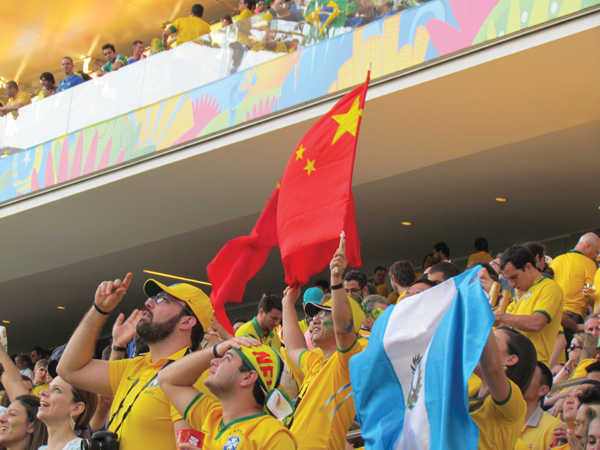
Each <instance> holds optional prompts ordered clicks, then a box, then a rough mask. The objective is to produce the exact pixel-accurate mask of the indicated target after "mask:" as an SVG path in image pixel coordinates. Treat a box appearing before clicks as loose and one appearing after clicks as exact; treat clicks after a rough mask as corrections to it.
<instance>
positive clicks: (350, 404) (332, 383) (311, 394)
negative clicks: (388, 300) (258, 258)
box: [283, 237, 366, 450]
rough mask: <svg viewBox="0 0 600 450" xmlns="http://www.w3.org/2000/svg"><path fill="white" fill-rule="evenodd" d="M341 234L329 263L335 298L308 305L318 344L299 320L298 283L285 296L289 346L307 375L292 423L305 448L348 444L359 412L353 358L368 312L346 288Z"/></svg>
mask: <svg viewBox="0 0 600 450" xmlns="http://www.w3.org/2000/svg"><path fill="white" fill-rule="evenodd" d="M341 239H342V240H341V243H340V244H341V245H340V249H339V250H338V251H337V252H336V253H335V256H334V258H333V260H332V261H331V264H330V269H331V299H330V300H328V301H326V302H325V303H323V304H317V303H307V304H306V305H305V311H306V314H307V316H309V317H312V322H311V326H310V330H311V332H312V341H313V343H314V345H316V346H317V347H319V348H318V349H317V350H314V351H309V350H307V348H306V341H305V340H304V335H303V334H302V331H301V330H300V326H299V325H298V315H297V314H296V309H295V303H296V300H297V299H298V297H299V296H300V289H299V287H290V288H288V289H287V290H286V292H285V296H284V298H283V337H284V339H285V344H286V351H287V353H288V355H289V358H290V360H291V361H292V363H293V364H295V365H296V366H297V367H298V369H299V370H300V371H301V372H302V374H303V375H304V380H303V382H302V385H301V386H300V392H299V393H298V396H297V397H296V399H295V401H294V403H295V405H296V411H295V413H294V418H293V421H292V423H291V425H290V431H291V432H292V433H293V434H294V435H295V436H296V438H297V439H298V448H299V449H300V450H302V449H309V448H310V449H313V450H315V449H323V450H326V449H342V448H345V443H346V433H347V431H348V429H349V428H350V425H351V424H352V420H353V418H354V416H355V415H356V411H355V408H354V401H353V400H352V397H351V396H350V395H349V394H350V393H351V391H352V389H351V387H350V371H349V367H348V364H349V361H350V358H351V357H352V356H353V355H355V354H356V353H358V352H359V351H360V350H362V347H361V346H360V345H358V344H357V332H358V329H359V328H360V326H361V325H362V323H363V322H364V320H365V314H364V312H363V311H362V309H361V306H360V305H359V304H358V302H357V301H355V300H354V299H353V298H352V297H350V296H349V295H347V294H346V292H345V291H344V289H343V288H344V287H345V285H344V284H343V283H342V274H343V273H344V269H345V268H346V265H347V260H346V246H345V240H344V238H343V237H342V238H341ZM365 284H366V283H365ZM349 289H351V288H349Z"/></svg>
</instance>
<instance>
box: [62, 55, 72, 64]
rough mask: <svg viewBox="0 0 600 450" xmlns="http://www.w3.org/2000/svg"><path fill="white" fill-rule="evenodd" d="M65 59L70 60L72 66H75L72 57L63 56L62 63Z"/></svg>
mask: <svg viewBox="0 0 600 450" xmlns="http://www.w3.org/2000/svg"><path fill="white" fill-rule="evenodd" d="M63 59H68V60H69V61H71V64H73V58H71V57H70V56H63V58H62V59H61V60H60V61H61V62H62V60H63Z"/></svg>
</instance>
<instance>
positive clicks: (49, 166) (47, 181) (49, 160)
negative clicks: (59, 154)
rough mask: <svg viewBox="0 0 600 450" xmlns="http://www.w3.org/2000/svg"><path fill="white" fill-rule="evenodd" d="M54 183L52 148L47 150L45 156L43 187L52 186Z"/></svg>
mask: <svg viewBox="0 0 600 450" xmlns="http://www.w3.org/2000/svg"><path fill="white" fill-rule="evenodd" d="M54 184H56V180H55V179H54V158H53V157H52V150H50V151H49V152H48V156H47V157H46V169H45V170H44V187H48V186H53V185H54Z"/></svg>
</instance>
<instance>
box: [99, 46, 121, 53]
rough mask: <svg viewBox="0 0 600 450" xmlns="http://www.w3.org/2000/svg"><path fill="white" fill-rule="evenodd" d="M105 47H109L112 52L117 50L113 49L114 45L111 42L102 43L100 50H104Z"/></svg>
mask: <svg viewBox="0 0 600 450" xmlns="http://www.w3.org/2000/svg"><path fill="white" fill-rule="evenodd" d="M107 48H110V49H111V50H112V51H113V52H115V53H116V52H117V51H116V50H115V46H114V45H112V44H104V45H103V46H102V51H104V50H106V49H107Z"/></svg>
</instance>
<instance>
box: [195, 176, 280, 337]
mask: <svg viewBox="0 0 600 450" xmlns="http://www.w3.org/2000/svg"><path fill="white" fill-rule="evenodd" d="M278 197H279V184H278V185H277V186H276V187H275V190H274V191H273V193H272V194H271V197H270V198H269V200H267V203H266V205H265V206H264V208H263V210H262V212H261V214H260V216H259V218H258V220H257V222H256V224H255V225H254V228H253V229H252V232H251V233H250V236H240V237H238V238H236V239H233V240H231V241H229V242H228V243H227V244H225V246H224V247H223V248H222V249H221V251H220V252H219V253H218V254H217V256H215V259H213V260H212V261H211V263H210V264H209V265H208V267H207V268H206V270H207V272H208V279H209V280H210V282H211V284H212V293H211V295H210V301H211V303H212V305H213V309H214V311H215V316H216V318H217V320H218V321H219V323H220V324H221V325H223V327H224V328H225V329H226V330H227V331H229V332H230V333H232V334H233V328H232V327H231V322H230V321H229V318H228V317H227V314H226V313H225V303H228V302H234V303H241V302H242V298H243V296H244V290H245V289H246V284H248V282H249V281H250V280H251V279H252V277H254V275H256V274H257V273H258V271H259V270H260V269H261V268H262V266H263V265H264V264H265V261H266V260H267V257H268V256H269V252H270V251H271V248H272V247H274V246H275V245H277V226H276V220H277V219H276V216H277V199H278Z"/></svg>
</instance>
